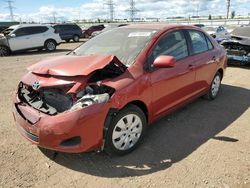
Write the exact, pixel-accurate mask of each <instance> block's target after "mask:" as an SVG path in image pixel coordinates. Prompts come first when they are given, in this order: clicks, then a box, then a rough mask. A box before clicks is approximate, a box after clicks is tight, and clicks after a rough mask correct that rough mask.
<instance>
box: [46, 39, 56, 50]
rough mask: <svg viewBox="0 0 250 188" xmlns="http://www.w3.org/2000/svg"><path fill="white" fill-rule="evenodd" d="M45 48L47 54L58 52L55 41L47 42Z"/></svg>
mask: <svg viewBox="0 0 250 188" xmlns="http://www.w3.org/2000/svg"><path fill="white" fill-rule="evenodd" d="M44 48H45V50H46V51H47V52H53V51H55V50H56V42H55V41H54V40H47V41H46V42H45V44H44Z"/></svg>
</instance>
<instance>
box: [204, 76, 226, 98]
mask: <svg viewBox="0 0 250 188" xmlns="http://www.w3.org/2000/svg"><path fill="white" fill-rule="evenodd" d="M221 80H222V75H221V73H219V72H217V73H216V74H215V76H214V79H213V81H212V84H211V86H210V89H209V91H208V93H207V94H206V95H205V96H204V97H205V98H206V99H209V100H213V99H215V98H216V97H217V95H218V93H219V91H220V85H221Z"/></svg>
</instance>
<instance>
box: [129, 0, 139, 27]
mask: <svg viewBox="0 0 250 188" xmlns="http://www.w3.org/2000/svg"><path fill="white" fill-rule="evenodd" d="M128 11H129V12H130V19H131V21H132V22H133V21H134V18H135V14H136V12H138V11H139V10H138V9H137V8H135V1H134V0H130V8H129V10H128Z"/></svg>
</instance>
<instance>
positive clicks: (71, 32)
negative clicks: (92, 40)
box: [53, 24, 83, 42]
mask: <svg viewBox="0 0 250 188" xmlns="http://www.w3.org/2000/svg"><path fill="white" fill-rule="evenodd" d="M53 27H54V29H55V31H56V33H59V35H60V37H61V39H62V40H65V41H66V42H69V41H70V40H73V41H74V42H79V40H80V38H83V33H82V29H81V28H80V27H79V26H78V25H76V24H57V25H54V26H53Z"/></svg>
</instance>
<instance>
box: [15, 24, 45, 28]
mask: <svg viewBox="0 0 250 188" xmlns="http://www.w3.org/2000/svg"><path fill="white" fill-rule="evenodd" d="M41 26H46V27H49V25H45V24H19V25H14V26H11V27H15V29H16V28H23V27H41Z"/></svg>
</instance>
